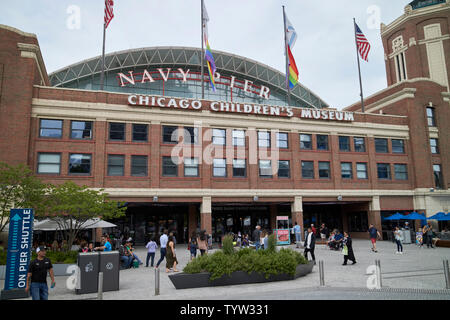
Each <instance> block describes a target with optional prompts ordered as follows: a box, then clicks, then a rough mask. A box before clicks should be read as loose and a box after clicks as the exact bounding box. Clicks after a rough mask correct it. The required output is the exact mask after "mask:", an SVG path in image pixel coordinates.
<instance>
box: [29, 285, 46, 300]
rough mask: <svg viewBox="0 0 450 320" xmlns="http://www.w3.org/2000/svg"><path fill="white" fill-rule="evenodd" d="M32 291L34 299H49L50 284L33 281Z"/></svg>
mask: <svg viewBox="0 0 450 320" xmlns="http://www.w3.org/2000/svg"><path fill="white" fill-rule="evenodd" d="M30 291H31V297H32V298H33V300H48V286H47V284H46V283H41V282H32V283H31V285H30Z"/></svg>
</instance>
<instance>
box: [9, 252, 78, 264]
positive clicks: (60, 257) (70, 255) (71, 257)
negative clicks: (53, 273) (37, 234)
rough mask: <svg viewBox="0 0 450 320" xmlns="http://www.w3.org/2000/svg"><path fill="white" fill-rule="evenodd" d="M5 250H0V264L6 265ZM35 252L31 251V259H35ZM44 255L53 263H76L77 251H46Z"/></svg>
mask: <svg viewBox="0 0 450 320" xmlns="http://www.w3.org/2000/svg"><path fill="white" fill-rule="evenodd" d="M7 253H8V252H7V250H3V251H0V265H6V258H7ZM36 257H37V254H36V251H33V252H32V254H31V259H32V260H34V259H36ZM46 257H47V258H49V259H50V261H51V262H52V263H53V264H55V263H66V264H75V263H77V257H78V252H77V251H68V252H62V251H47V253H46Z"/></svg>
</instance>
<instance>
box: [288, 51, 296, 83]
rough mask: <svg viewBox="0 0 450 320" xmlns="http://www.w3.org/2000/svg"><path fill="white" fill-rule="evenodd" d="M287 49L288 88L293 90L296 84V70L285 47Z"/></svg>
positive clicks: (291, 57)
mask: <svg viewBox="0 0 450 320" xmlns="http://www.w3.org/2000/svg"><path fill="white" fill-rule="evenodd" d="M287 49H288V58H289V88H291V89H293V88H294V87H295V85H296V84H297V82H298V69H297V64H296V63H295V59H294V56H293V55H292V52H291V47H290V46H289V45H288V46H287Z"/></svg>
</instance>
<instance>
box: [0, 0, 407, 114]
mask: <svg viewBox="0 0 450 320" xmlns="http://www.w3.org/2000/svg"><path fill="white" fill-rule="evenodd" d="M409 2H410V1H408V0H343V1H333V0H321V1H306V0H226V1H223V0H205V5H206V8H207V11H208V14H209V19H210V21H209V24H208V30H209V42H210V46H211V49H212V50H220V51H224V52H228V53H231V54H236V55H240V56H243V57H247V58H250V59H252V60H256V61H258V62H261V63H263V64H266V65H268V66H270V67H272V68H275V69H277V70H279V71H281V72H283V73H284V70H285V58H284V34H283V13H282V6H283V5H284V6H285V10H286V14H287V17H288V18H289V20H290V22H291V23H292V25H293V26H294V28H295V30H296V32H297V34H298V39H297V42H296V43H295V46H294V47H293V49H292V52H293V55H294V58H295V60H296V63H297V67H298V68H299V73H300V74H299V82H300V83H301V84H302V85H304V86H305V87H307V88H308V89H310V90H311V91H313V92H314V93H315V94H317V95H318V96H319V97H321V98H322V99H323V100H324V101H325V102H326V103H328V104H329V105H330V107H332V108H338V109H342V108H344V107H346V106H349V105H351V104H353V103H355V102H357V101H359V99H360V97H359V78H358V67H357V60H356V48H355V38H354V29H353V18H355V19H356V21H357V23H358V25H359V27H360V28H361V30H362V31H363V33H364V34H365V35H366V38H367V39H368V40H369V42H370V44H371V46H372V49H371V51H370V53H369V62H368V63H367V62H365V61H361V73H362V79H363V91H364V96H365V97H367V96H369V95H371V94H374V93H376V92H377V91H379V90H382V89H384V88H386V86H387V81H386V71H385V64H384V51H383V45H382V42H381V36H380V23H381V22H382V23H385V24H389V23H391V22H392V21H394V20H395V19H396V18H397V17H399V16H400V15H402V14H403V12H404V7H405V6H406V5H407V4H408V3H409ZM103 10H104V1H103V0H20V1H6V0H1V1H0V24H4V25H8V26H12V27H14V28H17V29H19V30H22V31H25V32H29V33H34V34H36V35H37V38H38V41H39V44H40V47H41V52H42V55H43V57H44V62H45V65H46V68H47V72H48V73H49V74H50V73H52V72H54V71H56V70H58V69H60V68H64V67H66V66H68V65H71V64H74V63H77V62H80V61H82V60H85V59H89V58H92V57H95V56H98V55H101V52H102V37H103V15H104V12H103ZM200 15H201V14H200V0H114V19H113V20H112V21H111V23H110V25H109V27H108V29H107V34H106V53H110V52H114V51H121V50H127V49H135V48H142V47H153V46H186V47H200V46H201V42H200V41H201V17H200Z"/></svg>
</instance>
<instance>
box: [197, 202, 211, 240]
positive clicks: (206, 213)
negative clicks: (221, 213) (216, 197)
mask: <svg viewBox="0 0 450 320" xmlns="http://www.w3.org/2000/svg"><path fill="white" fill-rule="evenodd" d="M211 214H212V208H211V197H203V199H202V204H201V205H200V229H202V230H206V233H207V234H212V217H211Z"/></svg>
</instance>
